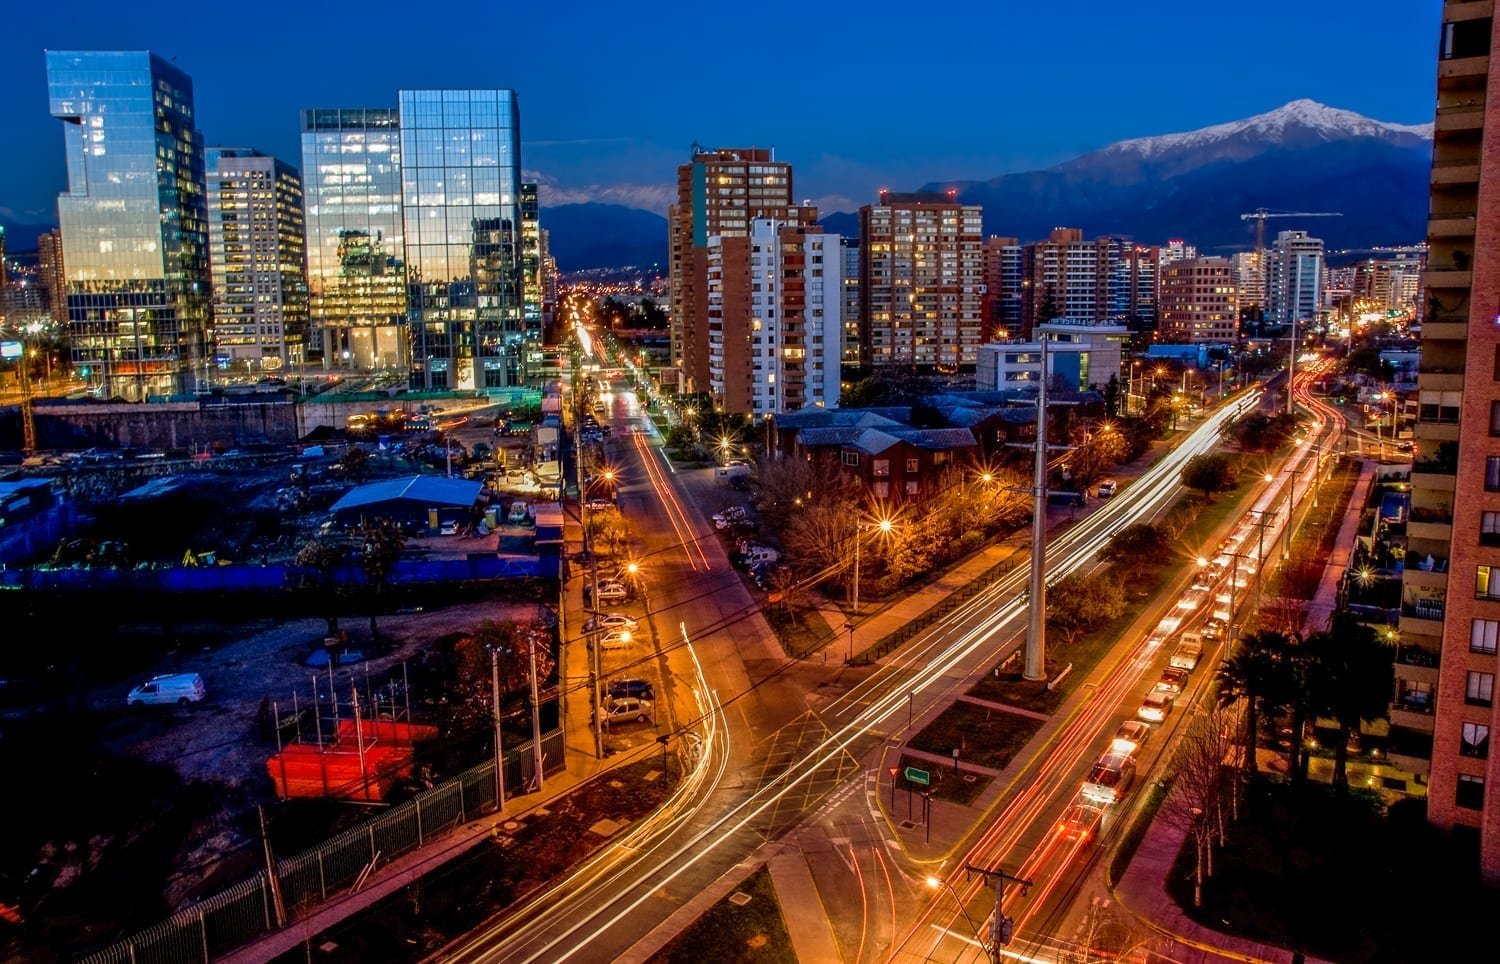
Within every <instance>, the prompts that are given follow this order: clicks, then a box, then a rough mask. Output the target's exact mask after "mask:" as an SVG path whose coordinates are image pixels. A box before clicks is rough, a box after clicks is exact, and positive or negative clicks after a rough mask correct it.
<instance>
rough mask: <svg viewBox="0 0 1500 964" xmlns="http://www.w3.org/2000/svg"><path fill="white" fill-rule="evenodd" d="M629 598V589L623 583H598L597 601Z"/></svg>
mask: <svg viewBox="0 0 1500 964" xmlns="http://www.w3.org/2000/svg"><path fill="white" fill-rule="evenodd" d="M629 598H630V590H628V589H626V588H625V585H624V583H619V582H613V581H606V582H601V583H599V599H598V601H599V602H601V603H605V602H624V601H625V600H627V599H629Z"/></svg>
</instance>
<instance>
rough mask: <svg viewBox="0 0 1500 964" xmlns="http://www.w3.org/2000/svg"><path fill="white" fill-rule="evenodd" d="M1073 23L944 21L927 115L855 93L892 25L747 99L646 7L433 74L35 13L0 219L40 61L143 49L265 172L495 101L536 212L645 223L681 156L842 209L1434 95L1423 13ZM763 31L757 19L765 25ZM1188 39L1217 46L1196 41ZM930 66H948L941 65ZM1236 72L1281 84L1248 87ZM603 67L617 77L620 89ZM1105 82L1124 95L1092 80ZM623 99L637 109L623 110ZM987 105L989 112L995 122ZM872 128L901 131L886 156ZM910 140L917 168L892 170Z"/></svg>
mask: <svg viewBox="0 0 1500 964" xmlns="http://www.w3.org/2000/svg"><path fill="white" fill-rule="evenodd" d="M1086 6H1088V8H1089V9H1088V12H1089V13H1090V14H1091V15H1092V16H1091V20H1090V23H1091V24H1092V26H1091V28H1090V29H1087V30H1084V31H1080V32H1078V34H1077V36H1074V37H1070V38H1069V41H1070V42H1069V44H1068V45H1066V46H1065V48H1064V49H1061V50H1059V49H1053V48H1051V47H1049V45H1046V44H1040V45H1038V44H1033V43H1030V42H1026V41H1024V40H1022V39H1018V38H1025V37H1034V36H1036V35H1037V34H1038V33H1045V32H1046V31H1048V30H1049V29H1055V27H1056V23H1055V21H1053V20H1050V19H1048V15H1047V13H1046V12H1042V11H1026V10H1020V11H1008V12H1006V13H1005V14H1004V15H1003V17H1002V16H1001V15H999V14H995V13H993V12H991V11H988V10H981V9H980V8H978V7H977V6H976V7H973V8H969V9H966V10H961V11H959V12H957V13H955V14H954V15H953V17H954V19H953V21H952V22H953V23H954V24H956V25H959V24H961V25H962V26H961V28H960V27H959V26H954V27H951V28H950V27H947V26H939V27H937V28H934V35H935V36H942V35H944V34H947V35H952V36H957V35H959V34H960V33H961V34H962V35H963V36H966V37H973V36H980V37H983V36H985V35H986V33H987V32H988V34H991V35H993V38H994V41H995V42H994V43H992V44H984V43H982V42H976V43H975V52H974V54H973V56H971V57H959V58H958V59H957V61H956V64H955V66H956V70H951V71H949V72H948V74H947V75H946V76H948V77H949V78H950V79H949V80H948V81H946V82H945V88H944V95H943V96H942V97H941V98H939V99H938V101H937V103H934V102H933V98H932V97H931V95H930V93H929V92H928V90H927V89H926V88H924V87H923V85H920V84H906V83H893V84H885V85H882V84H879V83H878V82H877V83H872V82H871V81H870V80H868V79H867V78H868V77H871V76H875V77H878V76H879V74H878V73H872V72H873V71H878V70H880V69H881V65H882V64H884V63H886V61H885V59H884V56H883V55H882V54H881V53H880V50H882V49H885V48H888V47H889V46H890V43H891V41H890V39H889V38H890V36H891V30H890V26H889V25H890V24H891V23H892V22H893V17H894V15H895V12H896V11H895V8H886V9H881V8H878V7H877V8H871V9H866V10H863V11H861V14H860V16H859V17H858V18H855V17H851V16H848V15H846V14H844V13H843V12H841V11H829V12H824V13H810V12H808V11H805V10H799V11H798V12H797V15H798V19H797V20H796V21H794V23H793V26H792V27H790V28H789V29H788V33H789V41H788V43H787V45H786V49H787V50H788V53H787V54H785V55H778V54H776V53H774V52H773V53H772V54H770V55H769V57H768V59H766V60H765V61H764V62H765V63H766V65H767V70H766V71H765V72H764V76H763V77H762V78H761V80H760V81H756V80H754V79H752V78H750V77H745V78H744V79H737V80H733V81H720V82H718V83H714V84H682V83H678V82H675V81H674V80H673V77H674V76H675V74H676V73H677V72H678V71H680V65H679V64H677V63H676V62H675V61H674V60H673V59H672V58H669V57H665V56H655V52H656V51H665V50H671V49H677V48H679V47H681V46H682V45H684V44H686V45H691V44H693V43H706V42H707V39H709V38H711V37H712V36H714V34H712V33H711V32H710V31H711V29H712V26H713V25H712V23H705V21H704V20H703V18H702V16H701V15H695V16H691V17H690V16H687V15H686V14H687V10H686V8H685V7H684V9H683V10H681V11H675V10H672V9H669V10H667V11H664V12H663V15H662V16H661V17H659V18H658V19H657V20H656V21H654V22H653V23H652V24H651V25H650V26H649V27H648V28H646V29H647V31H648V32H646V33H644V34H643V33H642V28H641V26H640V25H639V24H638V23H636V22H635V20H634V19H632V18H631V16H630V15H629V14H627V13H625V12H623V11H613V10H600V11H595V12H593V14H592V17H593V21H592V23H591V25H590V27H589V28H588V29H586V30H577V29H576V28H574V26H573V21H571V20H570V21H569V22H568V23H567V25H566V26H564V25H563V23H562V22H560V21H557V20H553V21H549V20H548V19H547V18H548V17H549V16H552V15H551V14H549V13H548V12H546V11H541V12H539V14H538V17H539V18H540V19H539V20H537V21H535V22H534V23H533V25H531V26H530V27H529V29H528V33H529V34H530V35H531V36H533V37H536V38H547V37H554V38H557V40H558V43H557V44H555V45H549V44H547V43H545V42H539V43H534V44H531V45H529V46H527V47H526V48H518V49H517V50H516V51H515V56H514V58H513V59H512V58H510V57H501V58H497V59H490V58H487V57H484V56H481V55H480V54H481V53H484V52H487V48H486V50H485V51H481V50H480V49H479V48H480V46H481V45H483V44H484V43H485V42H486V40H481V39H480V38H486V39H487V38H489V37H490V36H492V34H493V32H492V31H490V30H486V29H484V28H485V27H486V26H488V25H486V24H483V23H480V24H477V26H478V27H479V28H480V29H476V30H467V29H466V30H465V31H464V32H463V34H462V36H453V35H451V33H450V32H439V34H438V35H440V36H441V37H442V38H443V41H442V42H443V44H444V45H445V49H444V51H443V55H442V56H441V57H438V56H436V53H435V51H434V56H432V57H430V58H426V60H427V61H428V62H425V63H424V62H423V59H424V58H423V57H422V53H423V49H424V47H423V43H424V42H423V41H422V40H421V39H420V36H421V35H420V34H418V35H417V37H418V39H416V40H412V39H411V38H410V37H408V36H407V35H406V34H405V33H403V34H402V36H401V37H400V41H401V42H402V43H403V44H406V47H404V48H401V49H400V50H398V49H397V48H396V43H397V41H396V40H395V39H393V38H387V36H386V35H387V34H388V33H389V31H386V30H385V29H384V28H383V27H382V26H380V25H382V24H384V23H388V22H389V20H388V18H381V17H370V18H368V19H367V20H365V21H361V22H357V23H346V22H344V21H342V20H339V21H337V22H335V21H334V19H333V18H335V17H337V14H333V13H326V14H325V13H323V12H321V11H308V10H299V11H298V22H299V23H301V24H302V25H303V27H304V29H301V30H298V31H293V32H287V31H284V30H281V29H280V28H279V27H277V26H275V25H276V24H278V23H283V22H284V18H278V17H274V16H273V17H268V18H265V20H266V21H267V26H266V27H264V28H262V27H259V26H256V25H251V26H250V27H248V28H245V27H243V26H237V29H238V30H239V32H237V33H236V32H230V33H228V34H225V36H227V37H229V38H230V39H229V40H228V41H227V42H226V43H225V44H224V45H223V46H222V47H219V48H215V49H213V50H206V49H204V48H203V47H202V45H201V44H200V43H199V42H197V38H198V37H201V36H203V35H204V32H203V31H204V28H205V27H211V26H212V24H211V23H205V22H203V21H202V20H201V19H197V20H193V21H192V22H184V23H183V24H182V25H180V26H178V25H174V24H172V23H170V22H163V23H156V22H151V21H149V20H145V19H143V18H139V17H137V18H135V19H134V20H127V18H126V16H125V14H123V13H120V12H117V11H114V10H111V9H110V8H107V7H106V6H104V5H102V4H96V3H91V2H85V3H83V4H81V5H79V6H78V7H76V8H70V14H69V16H68V18H67V20H66V21H64V20H63V18H62V17H61V15H60V14H58V15H52V14H50V13H47V12H45V11H43V12H41V13H39V14H37V15H34V16H31V17H28V18H27V19H26V20H25V21H24V22H20V23H17V24H14V25H12V26H13V27H14V29H12V30H10V31H8V33H7V35H6V37H5V39H4V40H0V54H3V56H0V77H3V78H4V80H5V81H6V82H7V87H8V88H9V89H10V90H11V91H12V98H13V101H12V102H13V104H14V105H15V109H14V111H13V118H12V123H11V124H10V125H8V126H7V128H6V129H5V130H4V131H3V132H0V150H4V151H5V152H6V154H7V156H8V157H10V158H12V159H13V160H12V161H11V162H10V163H8V164H7V165H6V167H5V170H4V174H3V176H0V218H4V219H6V220H10V221H12V222H15V223H28V224H29V223H37V224H44V223H52V222H53V221H54V220H55V204H54V202H55V197H56V194H57V193H58V191H59V189H60V188H61V186H62V183H63V181H64V177H65V174H64V166H63V163H62V152H61V146H60V145H59V144H58V143H57V139H56V137H55V132H54V131H52V129H51V126H50V118H49V117H48V116H47V113H46V102H45V90H44V76H43V74H44V71H43V69H42V52H43V50H44V49H46V48H51V49H111V50H123V49H151V50H153V51H154V52H156V53H158V54H159V55H160V56H161V57H162V58H163V59H165V60H168V61H171V62H174V63H175V64H176V65H177V66H178V67H180V68H181V69H183V70H185V71H187V72H188V73H189V74H190V75H192V76H193V77H194V78H195V81H196V87H197V93H198V100H199V115H200V126H201V127H202V129H203V130H204V133H205V141H206V143H208V144H210V145H214V144H235V145H247V146H251V147H254V148H256V149H257V150H261V151H263V152H265V153H268V154H272V155H275V156H278V157H286V158H295V157H296V153H297V151H296V146H297V138H298V135H299V130H298V120H299V117H300V111H301V110H303V109H307V108H311V107H315V106H318V105H320V104H326V103H338V104H348V105H357V104H365V105H368V106H378V105H380V104H384V103H385V102H386V100H387V99H388V97H389V90H390V89H392V88H426V89H441V88H469V87H509V88H513V89H515V90H517V92H518V95H519V98H520V100H521V101H522V103H523V107H524V109H525V110H526V113H527V117H528V119H529V120H528V125H527V127H528V132H529V134H530V139H529V140H527V141H525V142H523V144H522V151H523V161H524V167H525V170H526V171H528V172H537V173H538V174H539V175H540V177H539V180H540V181H541V183H542V185H543V188H542V204H543V206H544V207H546V206H554V205H557V204H560V203H567V202H570V201H582V200H600V201H610V202H614V203H622V204H626V205H627V206H634V207H641V208H645V209H648V210H654V211H656V212H657V213H663V214H664V213H665V209H666V206H667V205H668V204H669V203H670V199H671V195H672V190H671V184H670V172H671V171H672V170H673V169H674V168H675V165H676V164H677V163H679V161H680V158H681V156H682V154H683V151H684V149H685V147H686V146H687V145H688V144H690V143H692V142H694V141H698V142H700V143H704V144H717V143H738V144H755V145H765V146H768V147H769V146H773V145H774V147H775V148H776V150H777V153H778V157H786V158H788V159H789V160H793V161H795V162H796V163H797V164H798V167H799V171H801V172H802V174H801V176H800V177H799V184H798V187H799V193H804V194H805V195H806V199H808V200H812V201H813V202H814V203H816V204H818V205H819V207H820V208H821V209H822V210H825V211H830V212H831V211H839V210H842V211H852V210H855V209H856V208H857V207H858V206H859V205H860V204H864V203H868V201H869V199H870V197H871V196H873V194H874V192H875V190H876V189H877V188H879V187H885V186H888V187H891V188H892V189H894V190H910V189H915V188H916V187H918V186H920V184H922V183H924V182H926V181H929V180H936V179H944V178H987V177H992V176H995V175H998V174H1001V173H1006V172H1009V171H1017V170H1026V169H1031V168H1038V167H1046V166H1050V165H1051V164H1053V163H1057V162H1059V161H1061V160H1064V159H1066V158H1069V157H1073V156H1076V155H1078V154H1081V153H1085V152H1087V151H1089V150H1092V149H1095V148H1098V147H1101V146H1104V145H1106V144H1109V143H1112V142H1114V141H1117V140H1120V139H1124V138H1129V137H1137V136H1147V135H1153V134H1162V133H1169V132H1173V131H1181V130H1190V129H1194V128H1197V127H1201V126H1204V125H1207V124H1212V123H1219V122H1224V121H1228V120H1233V119H1235V118H1238V117H1244V116H1249V115H1251V114H1255V113H1259V112H1262V111H1266V110H1270V109H1272V108H1274V107H1276V106H1278V105H1280V104H1283V103H1286V102H1288V101H1290V100H1294V99H1297V98H1300V97H1310V98H1312V99H1315V100H1319V101H1322V102H1324V103H1328V104H1331V105H1333V106H1337V107H1341V108H1346V109H1350V110H1354V111H1357V112H1360V113H1363V114H1366V115H1368V116H1371V117H1375V118H1378V119H1381V120H1386V121H1392V122H1397V123H1423V122H1425V121H1426V120H1428V119H1430V116H1431V103H1432V90H1433V80H1432V77H1431V73H1430V71H1427V70H1424V69H1422V68H1423V67H1424V66H1425V64H1426V62H1427V57H1428V56H1429V51H1428V47H1429V43H1428V41H1427V39H1426V38H1428V37H1429V36H1430V35H1431V30H1432V28H1433V27H1434V26H1435V24H1436V18H1437V9H1436V6H1435V5H1430V4H1405V3H1394V2H1392V3H1377V4H1373V5H1371V4H1355V3H1353V2H1341V3H1335V4H1325V5H1320V6H1319V7H1317V8H1316V9H1313V10H1300V9H1299V14H1298V20H1297V22H1298V23H1299V28H1300V29H1299V30H1297V31H1289V30H1286V29H1285V28H1284V27H1281V26H1279V25H1280V24H1284V23H1286V22H1288V21H1286V19H1285V18H1281V17H1277V16H1274V15H1269V14H1274V11H1272V10H1268V11H1267V13H1268V15H1267V16H1263V17H1260V16H1258V17H1255V18H1253V21H1250V22H1244V23H1241V22H1238V21H1235V20H1234V19H1233V18H1232V16H1231V15H1230V14H1228V13H1215V12H1214V11H1212V10H1208V11H1204V12H1202V13H1201V14H1199V15H1195V16H1194V17H1193V18H1191V20H1190V21H1188V20H1187V18H1184V22H1183V23H1180V24H1179V23H1167V24H1163V23H1159V22H1154V21H1149V20H1143V19H1142V18H1139V17H1132V16H1130V15H1128V13H1127V12H1126V11H1123V10H1121V11H1116V10H1114V9H1113V8H1112V7H1106V6H1104V5H1093V4H1090V5H1086ZM1270 6H1271V7H1275V6H1277V4H1275V3H1273V4H1271V5H1270ZM1285 6H1288V7H1289V8H1290V5H1289V4H1285ZM678 13H681V14H682V15H681V16H678V15H677V14H678ZM1354 13H1358V16H1357V17H1356V16H1352V14H1354ZM575 14H576V11H570V14H569V15H570V16H574V15H575ZM204 16H205V17H212V16H213V14H212V13H211V12H210V13H205V14H204ZM767 16H768V17H771V18H772V19H774V17H775V10H774V9H772V10H769V11H767ZM1138 21H1139V22H1138ZM240 23H241V22H240V21H238V20H236V24H237V25H240ZM362 23H368V24H370V25H371V26H369V27H363V26H362ZM495 26H496V27H501V26H502V25H500V24H496V25H495ZM246 29H249V30H251V31H255V30H262V31H264V32H263V33H254V32H251V33H246V32H244V31H245V30H246ZM329 32H334V33H337V34H338V35H339V36H340V37H342V38H343V41H342V42H341V44H340V45H338V47H337V48H330V49H329V50H328V51H325V54H326V55H325V56H320V57H319V58H317V59H316V60H313V59H308V60H299V59H297V57H298V51H299V49H300V47H299V46H298V44H299V42H300V41H299V39H298V38H300V37H302V36H306V35H312V34H326V33H329ZM1205 35H1217V36H1222V37H1223V38H1224V39H1223V41H1222V42H1221V43H1218V44H1202V43H1201V38H1202V37H1203V36H1205ZM466 37H473V38H474V39H473V40H467V39H464V38H466ZM622 37H623V38H627V39H626V40H625V41H623V42H622V41H621V40H620V38H622ZM637 37H639V40H638V41H637V42H635V43H632V42H631V41H632V40H636V38H637ZM808 37H811V38H814V39H813V40H812V41H811V43H812V44H813V51H814V55H815V56H818V57H820V58H823V59H825V61H826V63H827V65H828V69H829V70H831V71H833V72H835V74H836V76H839V77H842V78H843V79H844V81H845V96H843V97H841V98H840V99H839V100H838V102H837V109H813V108H809V109H806V110H800V111H789V110H787V109H786V107H785V105H786V104H787V103H796V102H797V101H796V99H792V100H787V99H786V98H784V97H781V96H779V95H778V93H777V91H778V89H779V87H778V85H783V84H785V83H787V81H784V80H779V79H777V78H778V77H779V73H778V71H777V70H776V69H775V66H776V64H777V63H778V62H780V61H782V60H787V59H801V58H802V57H804V56H806V54H805V53H803V51H804V50H805V49H806V46H807V43H808V41H807V40H806V38H808ZM936 46H938V47H942V46H943V45H942V44H938V45H936ZM261 50H263V51H264V52H265V53H267V54H269V55H270V56H271V57H272V58H274V59H276V60H277V61H280V62H283V63H285V67H284V69H282V70H280V71H278V73H277V75H276V76H275V77H267V78H263V79H262V80H261V81H260V82H257V83H256V84H253V85H247V84H245V83H243V73H244V70H245V64H246V62H247V61H248V60H250V59H251V58H252V57H253V56H254V55H255V54H256V53H257V52H258V51H261ZM793 50H795V51H797V52H796V53H795V54H794V53H792V52H791V51H793ZM1118 50H1126V51H1138V52H1141V53H1144V54H1147V55H1149V56H1148V57H1147V58H1146V59H1145V60H1144V61H1143V62H1142V64H1141V65H1139V66H1133V65H1131V64H1130V63H1128V62H1126V63H1121V62H1117V61H1115V60H1112V59H1111V54H1113V53H1114V52H1115V51H1118ZM470 52H472V53H473V54H474V55H473V56H465V55H464V54H466V53H470ZM387 53H389V54H391V55H392V56H394V55H395V54H397V53H400V54H401V58H400V60H399V61H396V62H395V63H394V64H393V65H392V66H390V67H386V68H382V69H380V70H369V69H367V68H366V66H365V65H367V64H369V63H371V62H376V63H385V62H387V61H386V57H385V55H386V54H387ZM372 55H373V56H372ZM942 56H944V57H945V58H946V59H951V52H950V53H944V54H943V55H942ZM1257 62H1259V63H1265V64H1267V65H1270V64H1272V63H1283V64H1295V65H1297V67H1298V69H1296V70H1280V71H1268V72H1263V73H1258V72H1256V71H1254V70H1246V66H1247V64H1248V65H1251V66H1253V65H1254V64H1255V63H1257ZM580 64H582V65H583V66H582V67H580V66H579V65H580ZM1060 66H1061V67H1064V68H1066V69H1058V68H1059V67H1060ZM622 72H624V73H627V74H628V75H629V76H630V77H631V78H632V80H631V82H627V83H620V82H619V79H618V78H619V75H620V74H621V73H622ZM1122 74H1123V75H1125V76H1131V75H1133V76H1135V77H1136V78H1137V80H1138V81H1139V83H1138V84H1105V83H1102V82H1103V81H1104V80H1105V79H1106V78H1109V77H1119V76H1121V75H1122ZM758 76H759V75H758ZM1029 76H1046V77H1048V78H1049V80H1048V86H1047V89H1048V92H1049V95H1048V97H1046V98H1041V97H1027V96H1023V95H1022V93H1023V92H1024V90H1025V78H1027V77H1029ZM1186 77H1191V78H1192V87H1193V89H1195V90H1212V91H1214V94H1213V96H1200V97H1183V96H1179V95H1176V94H1174V93H1173V91H1174V90H1176V89H1178V85H1179V84H1180V83H1182V82H1183V78H1186ZM1153 90H1154V91H1156V92H1157V93H1155V94H1150V93H1149V92H1150V91H1153ZM644 91H655V92H656V93H653V94H652V95H650V96H649V97H645V98H643V97H642V92H644ZM1143 91H1146V92H1148V93H1145V94H1143ZM1007 92H1010V94H1012V95H1014V96H1007ZM997 93H998V94H999V95H1000V96H999V97H997V96H996V95H997ZM996 104H1000V105H1003V106H1002V108H1001V109H1000V110H996V108H995V105H996ZM1060 105H1065V109H1059V107H1060ZM987 117H994V120H993V121H986V120H985V118H987ZM893 129H899V132H900V136H897V137H893V136H892V131H893ZM912 143H918V144H921V145H923V148H922V150H921V151H913V150H912V149H911V148H910V147H909V145H910V144H912ZM802 199H803V198H800V197H799V200H802Z"/></svg>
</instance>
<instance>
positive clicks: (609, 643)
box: [599, 629, 635, 650]
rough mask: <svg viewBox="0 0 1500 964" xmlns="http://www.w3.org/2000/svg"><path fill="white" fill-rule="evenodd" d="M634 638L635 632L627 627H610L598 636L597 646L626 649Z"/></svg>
mask: <svg viewBox="0 0 1500 964" xmlns="http://www.w3.org/2000/svg"><path fill="white" fill-rule="evenodd" d="M634 640H635V634H634V633H632V632H631V631H630V630H628V629H611V630H609V631H608V632H606V633H605V634H604V635H603V636H600V637H599V648H600V649H601V650H607V649H626V648H628V647H629V646H630V644H631V643H632V642H634Z"/></svg>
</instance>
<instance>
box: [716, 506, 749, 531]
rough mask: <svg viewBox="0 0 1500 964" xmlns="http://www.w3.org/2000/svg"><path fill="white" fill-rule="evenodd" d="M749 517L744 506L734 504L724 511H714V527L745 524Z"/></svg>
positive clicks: (725, 527)
mask: <svg viewBox="0 0 1500 964" xmlns="http://www.w3.org/2000/svg"><path fill="white" fill-rule="evenodd" d="M747 518H748V517H747V515H746V513H745V508H744V506H738V505H732V506H730V507H729V508H727V509H725V510H724V511H723V512H716V513H714V516H713V520H714V528H715V529H728V528H729V527H730V526H737V525H743V524H744V523H745V522H746V520H747Z"/></svg>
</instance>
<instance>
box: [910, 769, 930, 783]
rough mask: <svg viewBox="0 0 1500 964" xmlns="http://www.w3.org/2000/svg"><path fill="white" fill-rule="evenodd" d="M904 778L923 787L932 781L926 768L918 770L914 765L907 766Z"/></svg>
mask: <svg viewBox="0 0 1500 964" xmlns="http://www.w3.org/2000/svg"><path fill="white" fill-rule="evenodd" d="M906 779H907V782H908V783H920V784H921V785H922V786H924V787H925V786H928V785H930V784H931V783H932V774H930V773H928V772H927V771H926V770H918V769H917V768H916V767H907V768H906Z"/></svg>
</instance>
